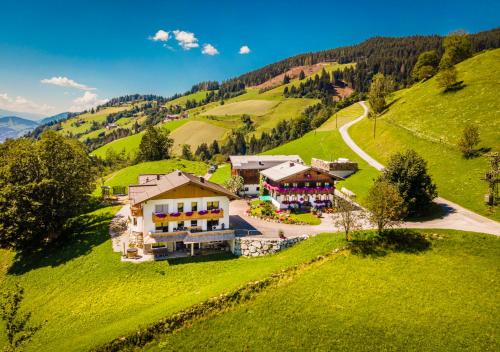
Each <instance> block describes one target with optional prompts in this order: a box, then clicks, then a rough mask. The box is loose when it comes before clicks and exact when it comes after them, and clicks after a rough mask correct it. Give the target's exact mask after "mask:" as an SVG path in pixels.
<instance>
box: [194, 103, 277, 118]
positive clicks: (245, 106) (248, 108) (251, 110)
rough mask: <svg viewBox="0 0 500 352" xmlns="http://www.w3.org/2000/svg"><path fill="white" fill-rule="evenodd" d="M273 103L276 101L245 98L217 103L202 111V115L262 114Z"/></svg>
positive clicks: (272, 105)
mask: <svg viewBox="0 0 500 352" xmlns="http://www.w3.org/2000/svg"><path fill="white" fill-rule="evenodd" d="M275 105H276V102H274V101H271V100H245V101H239V102H235V103H229V104H224V105H219V106H218V107H215V108H213V109H210V110H208V111H206V112H204V113H203V115H216V116H217V115H241V114H248V115H264V114H265V113H266V112H267V111H268V110H269V109H271V108H272V107H274V106H275Z"/></svg>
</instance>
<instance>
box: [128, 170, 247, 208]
mask: <svg viewBox="0 0 500 352" xmlns="http://www.w3.org/2000/svg"><path fill="white" fill-rule="evenodd" d="M190 183H191V184H195V185H198V186H200V187H202V188H205V189H209V190H212V191H214V192H216V193H219V194H222V195H225V196H227V197H229V199H237V198H238V196H236V195H235V194H233V193H231V192H230V191H229V190H227V189H226V188H224V187H222V186H221V185H218V184H216V183H213V182H210V181H208V180H205V179H204V178H203V177H198V176H195V175H192V174H188V173H186V172H183V171H179V170H176V171H173V172H171V173H169V174H166V175H164V176H163V177H161V178H160V179H159V180H151V181H149V182H147V183H144V184H139V185H130V186H129V193H128V194H129V199H130V202H131V204H132V205H134V204H138V203H142V202H144V201H146V200H148V199H151V198H154V197H156V196H158V195H160V194H162V193H165V192H168V191H171V190H173V189H175V188H178V187H181V186H184V185H187V184H190Z"/></svg>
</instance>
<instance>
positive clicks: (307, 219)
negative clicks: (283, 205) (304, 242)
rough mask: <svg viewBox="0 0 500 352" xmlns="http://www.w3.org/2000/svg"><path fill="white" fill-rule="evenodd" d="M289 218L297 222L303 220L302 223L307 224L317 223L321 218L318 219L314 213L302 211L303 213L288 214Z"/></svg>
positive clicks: (319, 222)
mask: <svg viewBox="0 0 500 352" xmlns="http://www.w3.org/2000/svg"><path fill="white" fill-rule="evenodd" d="M290 218H291V219H293V220H295V221H298V222H303V223H304V224H308V225H319V224H321V219H319V218H318V217H317V216H316V215H313V214H311V213H304V214H293V213H292V214H290Z"/></svg>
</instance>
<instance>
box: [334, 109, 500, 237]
mask: <svg viewBox="0 0 500 352" xmlns="http://www.w3.org/2000/svg"><path fill="white" fill-rule="evenodd" d="M359 104H360V105H361V106H362V107H363V109H364V112H363V114H362V115H361V116H359V117H358V118H356V119H354V120H353V121H351V122H348V123H346V124H345V125H343V126H342V127H340V129H339V132H340V135H341V136H342V139H343V140H344V142H345V143H346V144H347V145H348V146H349V148H351V149H352V150H353V151H354V152H355V153H356V154H358V155H359V156H360V157H361V158H362V159H363V160H365V161H366V162H367V163H368V164H370V165H371V166H373V167H374V168H376V169H377V170H383V169H384V165H382V164H381V163H379V162H378V161H377V160H375V159H374V158H372V157H371V156H370V155H368V154H367V153H366V152H365V151H364V150H363V149H361V148H360V147H359V146H358V145H357V144H356V143H355V142H354V141H353V140H352V138H351V136H350V135H349V132H348V130H349V127H351V126H353V125H355V124H356V123H358V122H359V121H361V120H362V119H364V118H365V117H366V116H367V115H368V107H367V106H366V104H365V102H364V101H362V102H360V103H359ZM434 201H435V202H436V203H437V204H439V205H440V206H441V207H443V208H444V210H445V215H443V216H442V217H440V218H437V219H433V220H428V221H418V222H407V223H405V226H407V227H420V228H422V227H427V228H442V229H455V230H464V231H476V232H484V233H489V234H492V235H496V236H500V223H498V222H497V221H494V220H491V219H488V218H486V217H484V216H481V215H479V214H476V213H474V212H472V211H470V210H467V209H465V208H464V207H461V206H460V205H458V204H455V203H453V202H450V201H449V200H446V199H444V198H441V197H438V198H436V199H435V200H434Z"/></svg>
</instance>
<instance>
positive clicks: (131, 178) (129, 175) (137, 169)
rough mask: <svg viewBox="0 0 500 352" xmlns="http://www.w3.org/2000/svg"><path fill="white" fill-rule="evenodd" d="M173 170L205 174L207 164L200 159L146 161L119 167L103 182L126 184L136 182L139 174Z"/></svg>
mask: <svg viewBox="0 0 500 352" xmlns="http://www.w3.org/2000/svg"><path fill="white" fill-rule="evenodd" d="M174 170H181V171H186V172H190V173H193V174H195V175H205V173H206V172H207V170H208V165H207V164H205V163H204V162H201V161H189V160H182V159H167V160H159V161H147V162H144V163H140V164H136V165H132V166H128V167H125V168H123V169H120V170H118V171H116V172H114V173H112V174H111V175H109V176H107V177H106V179H105V181H104V184H105V185H106V186H111V187H113V186H128V185H131V184H137V178H138V176H139V175H140V174H162V173H163V174H165V173H169V172H171V171H174Z"/></svg>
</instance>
